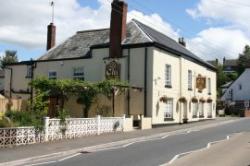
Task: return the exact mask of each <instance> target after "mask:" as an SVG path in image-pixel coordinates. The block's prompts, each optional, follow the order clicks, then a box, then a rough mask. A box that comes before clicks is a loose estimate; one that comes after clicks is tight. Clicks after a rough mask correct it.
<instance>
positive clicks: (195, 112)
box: [192, 102, 199, 118]
mask: <svg viewBox="0 0 250 166" xmlns="http://www.w3.org/2000/svg"><path fill="white" fill-rule="evenodd" d="M192 106H193V117H196V118H197V117H198V112H199V103H198V102H196V103H192Z"/></svg>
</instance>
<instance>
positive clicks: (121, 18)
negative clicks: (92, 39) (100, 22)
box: [109, 0, 128, 58]
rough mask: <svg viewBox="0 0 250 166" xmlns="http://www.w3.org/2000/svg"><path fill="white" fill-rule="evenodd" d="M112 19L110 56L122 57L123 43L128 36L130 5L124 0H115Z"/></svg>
mask: <svg viewBox="0 0 250 166" xmlns="http://www.w3.org/2000/svg"><path fill="white" fill-rule="evenodd" d="M111 6H112V11H111V21H110V49H109V56H110V58H119V57H122V47H121V43H122V41H123V39H125V38H126V32H127V30H126V22H127V11H128V5H127V3H126V2H124V1H122V0H113V2H112V5H111Z"/></svg>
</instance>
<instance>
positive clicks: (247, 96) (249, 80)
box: [221, 69, 250, 101]
mask: <svg viewBox="0 0 250 166" xmlns="http://www.w3.org/2000/svg"><path fill="white" fill-rule="evenodd" d="M240 86H241V89H240ZM231 90H232V93H233V95H232V96H231V94H230V91H231ZM231 97H232V98H231ZM221 100H223V101H244V100H250V69H246V70H245V71H244V72H243V73H242V74H241V75H240V77H239V78H238V79H237V80H235V81H234V82H233V83H232V85H231V86H230V87H229V88H228V89H227V91H226V92H225V94H224V95H223V96H222V98H221Z"/></svg>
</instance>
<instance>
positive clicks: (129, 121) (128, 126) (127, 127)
mask: <svg viewBox="0 0 250 166" xmlns="http://www.w3.org/2000/svg"><path fill="white" fill-rule="evenodd" d="M133 130H134V127H133V116H131V117H130V118H126V119H125V122H124V126H123V131H124V132H129V131H133Z"/></svg>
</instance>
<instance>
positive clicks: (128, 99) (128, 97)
mask: <svg viewBox="0 0 250 166" xmlns="http://www.w3.org/2000/svg"><path fill="white" fill-rule="evenodd" d="M128 83H129V85H130V49H128ZM127 101H128V103H127V104H128V113H127V114H128V116H129V115H130V88H129V89H128V96H127Z"/></svg>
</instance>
